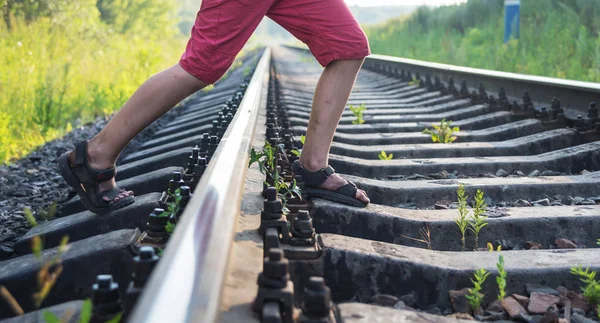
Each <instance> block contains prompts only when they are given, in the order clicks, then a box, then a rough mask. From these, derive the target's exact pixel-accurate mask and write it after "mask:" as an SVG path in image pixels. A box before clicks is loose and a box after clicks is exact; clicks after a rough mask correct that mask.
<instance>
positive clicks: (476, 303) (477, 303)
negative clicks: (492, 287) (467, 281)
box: [465, 268, 490, 313]
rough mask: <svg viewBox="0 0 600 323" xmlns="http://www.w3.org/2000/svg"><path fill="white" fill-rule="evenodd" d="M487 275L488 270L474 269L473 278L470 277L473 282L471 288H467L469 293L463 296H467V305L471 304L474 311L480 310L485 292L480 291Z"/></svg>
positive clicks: (488, 273)
mask: <svg viewBox="0 0 600 323" xmlns="http://www.w3.org/2000/svg"><path fill="white" fill-rule="evenodd" d="M489 275H490V272H489V271H487V270H485V269H483V268H481V269H477V270H476V271H475V273H474V274H473V276H474V279H473V278H472V279H471V282H472V283H473V288H470V289H469V294H467V295H466V296H465V297H466V298H467V301H469V305H471V308H472V309H473V312H474V313H477V312H479V311H481V301H482V300H483V297H484V296H485V294H482V293H481V291H482V289H483V287H482V285H483V283H484V282H485V280H486V278H487V277H488V276H489Z"/></svg>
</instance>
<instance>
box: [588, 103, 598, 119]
mask: <svg viewBox="0 0 600 323" xmlns="http://www.w3.org/2000/svg"><path fill="white" fill-rule="evenodd" d="M587 117H588V119H598V108H596V102H592V103H590V107H589V108H588V114H587Z"/></svg>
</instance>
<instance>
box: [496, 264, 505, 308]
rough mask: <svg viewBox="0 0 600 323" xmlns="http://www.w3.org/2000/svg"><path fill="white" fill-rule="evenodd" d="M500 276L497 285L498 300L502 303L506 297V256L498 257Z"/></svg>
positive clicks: (497, 278) (497, 266) (497, 265)
mask: <svg viewBox="0 0 600 323" xmlns="http://www.w3.org/2000/svg"><path fill="white" fill-rule="evenodd" d="M496 268H498V276H497V277H496V283H498V300H500V301H502V300H503V299H504V298H505V297H506V270H504V256H502V255H499V256H498V263H496Z"/></svg>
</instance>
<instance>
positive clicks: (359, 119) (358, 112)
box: [348, 103, 367, 124]
mask: <svg viewBox="0 0 600 323" xmlns="http://www.w3.org/2000/svg"><path fill="white" fill-rule="evenodd" d="M348 107H349V108H350V111H352V114H353V115H354V116H355V117H356V120H352V124H363V123H365V119H363V113H364V112H365V110H367V107H366V106H365V104H364V103H361V104H360V105H359V106H354V105H352V104H350V105H349V106H348Z"/></svg>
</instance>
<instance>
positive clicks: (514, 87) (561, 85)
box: [365, 54, 600, 119]
mask: <svg viewBox="0 0 600 323" xmlns="http://www.w3.org/2000/svg"><path fill="white" fill-rule="evenodd" d="M365 64H366V65H367V67H371V66H376V65H383V66H390V67H393V68H396V69H404V70H406V71H407V72H411V73H412V74H416V73H420V74H421V75H422V76H425V75H429V76H430V77H431V78H434V77H439V78H440V80H441V82H443V83H448V80H449V79H450V78H453V79H454V81H455V82H462V81H463V80H464V81H466V82H467V85H468V87H469V90H470V91H477V89H478V87H479V85H480V84H481V85H483V86H484V88H485V89H486V91H487V92H488V93H490V94H494V95H496V94H497V93H498V92H499V91H500V89H501V88H503V89H504V90H505V91H506V95H507V96H508V97H509V98H510V99H511V101H513V100H515V101H518V102H520V101H521V98H522V97H523V94H524V92H525V91H528V92H529V95H530V96H531V98H532V99H533V101H534V102H536V103H537V104H538V105H542V106H549V105H550V102H551V100H552V98H553V97H556V98H557V99H559V100H560V101H561V103H562V106H563V107H564V108H565V115H566V116H567V117H569V118H572V119H574V118H576V116H577V115H578V114H582V115H585V114H586V113H587V108H588V106H589V104H590V103H591V102H595V101H597V100H600V83H592V82H582V81H575V80H567V79H558V78H552V77H545V76H536V75H526V74H517V73H509V72H501V71H492V70H485V69H479V68H472V67H464V66H456V65H449V64H441V63H433V62H425V61H419V60H414V59H408V58H401V57H393V56H386V55H375V54H374V55H370V56H369V57H367V59H366V62H365Z"/></svg>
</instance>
